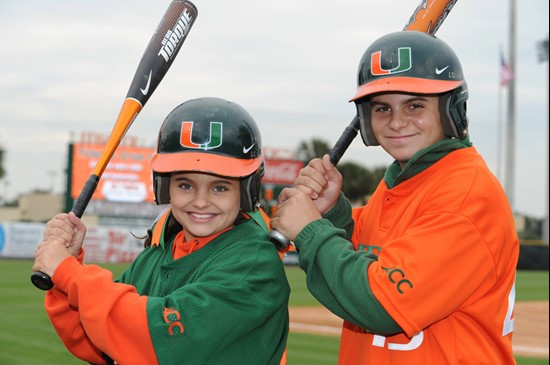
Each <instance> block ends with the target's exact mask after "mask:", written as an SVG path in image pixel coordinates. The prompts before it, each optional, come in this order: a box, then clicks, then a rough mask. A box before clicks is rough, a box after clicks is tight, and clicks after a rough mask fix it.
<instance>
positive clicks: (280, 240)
mask: <svg viewBox="0 0 550 365" xmlns="http://www.w3.org/2000/svg"><path fill="white" fill-rule="evenodd" d="M267 237H268V238H269V240H270V241H271V242H273V244H274V245H275V247H276V248H277V250H279V251H285V250H286V249H287V248H288V245H290V240H289V239H288V238H286V237H285V236H283V234H282V233H281V232H279V231H277V230H272V231H271V232H269V234H268V235H267Z"/></svg>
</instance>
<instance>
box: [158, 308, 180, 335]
mask: <svg viewBox="0 0 550 365" xmlns="http://www.w3.org/2000/svg"><path fill="white" fill-rule="evenodd" d="M162 318H163V319H164V322H166V323H168V324H169V326H168V334H169V335H170V336H173V335H177V334H178V333H179V334H181V333H183V332H185V329H184V328H183V324H181V322H180V319H181V316H180V312H178V311H177V310H176V309H174V308H166V307H164V310H163V311H162ZM174 330H176V332H174Z"/></svg>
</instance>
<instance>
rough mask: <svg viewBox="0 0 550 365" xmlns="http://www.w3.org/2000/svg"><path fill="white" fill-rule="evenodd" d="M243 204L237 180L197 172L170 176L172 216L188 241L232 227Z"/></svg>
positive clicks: (177, 173)
mask: <svg viewBox="0 0 550 365" xmlns="http://www.w3.org/2000/svg"><path fill="white" fill-rule="evenodd" d="M240 202H241V193H240V184H239V180H238V179H236V178H229V177H224V176H217V175H210V174H206V173H197V172H174V173H172V175H171V176H170V205H171V206H172V214H173V215H174V217H175V218H176V220H177V221H178V222H179V223H180V224H181V225H182V226H183V229H184V232H185V240H186V241H189V240H192V239H194V238H196V237H206V236H210V235H212V234H214V233H218V232H219V231H222V230H224V229H226V228H228V227H232V226H233V224H234V222H235V219H236V218H237V215H238V214H239V210H240Z"/></svg>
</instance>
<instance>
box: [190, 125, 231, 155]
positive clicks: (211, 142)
mask: <svg viewBox="0 0 550 365" xmlns="http://www.w3.org/2000/svg"><path fill="white" fill-rule="evenodd" d="M194 123H195V122H182V123H181V135H180V144H181V145H182V146H183V147H187V148H193V149H200V150H212V149H214V148H218V147H220V146H221V145H222V139H223V138H222V137H223V133H222V132H223V123H220V122H210V137H209V139H208V141H207V142H206V143H196V142H193V139H192V138H193V124H194Z"/></svg>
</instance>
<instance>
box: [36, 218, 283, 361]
mask: <svg viewBox="0 0 550 365" xmlns="http://www.w3.org/2000/svg"><path fill="white" fill-rule="evenodd" d="M209 239H211V241H210V242H200V244H199V242H197V244H198V245H197V247H200V249H197V250H195V251H194V252H192V253H190V254H187V255H186V256H184V257H181V258H179V259H176V260H174V258H173V252H175V251H176V250H173V249H172V246H173V245H174V238H173V237H172V238H170V239H168V241H166V242H165V241H164V239H161V240H160V242H159V244H158V245H152V246H151V247H148V248H146V249H145V250H144V251H143V252H142V253H141V254H140V255H139V256H138V257H137V258H136V259H135V261H134V262H132V264H131V265H130V266H129V267H128V269H127V270H126V271H125V272H124V273H123V274H122V276H121V278H120V279H119V281H118V282H113V278H112V274H111V272H110V271H108V270H105V269H103V268H100V267H98V266H96V265H83V264H82V263H81V261H82V257H83V255H82V254H81V255H80V257H79V259H75V258H74V257H72V256H71V257H69V258H67V259H66V260H64V261H63V262H62V263H61V264H60V265H59V267H58V268H57V270H56V271H55V273H54V276H53V278H52V279H53V281H54V283H55V287H54V288H53V289H52V290H51V291H49V292H48V293H47V294H46V299H45V307H46V311H47V313H48V316H49V317H50V320H51V322H52V324H53V326H54V328H55V329H56V331H57V333H58V335H59V337H60V338H61V340H62V341H63V343H64V344H65V346H66V347H67V348H68V349H69V350H70V351H71V352H72V353H73V354H74V355H75V356H77V357H78V358H80V359H82V360H84V361H87V362H90V363H93V364H105V363H106V362H105V359H104V358H105V355H107V356H108V357H109V358H111V359H114V360H115V361H116V363H118V364H123V365H126V364H129V365H138V364H144V365H152V364H239V365H240V364H250V365H257V364H277V365H278V364H280V363H281V359H282V358H283V356H284V350H285V346H286V341H287V336H288V297H289V294H290V288H289V285H288V281H287V279H286V276H285V272H284V269H283V265H282V262H281V260H280V258H279V254H278V252H277V250H276V249H275V247H274V245H273V244H272V243H271V242H270V241H269V240H268V239H267V235H266V232H265V231H264V230H263V229H262V228H261V227H260V226H259V225H258V224H256V223H255V222H254V221H253V220H252V219H249V220H247V221H246V222H244V223H242V224H239V225H237V226H235V227H233V228H232V229H230V230H228V231H225V232H223V233H222V234H220V235H218V236H217V237H214V238H212V237H210V238H209ZM206 243H207V244H206ZM187 244H189V243H187ZM79 261H80V262H79Z"/></svg>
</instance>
